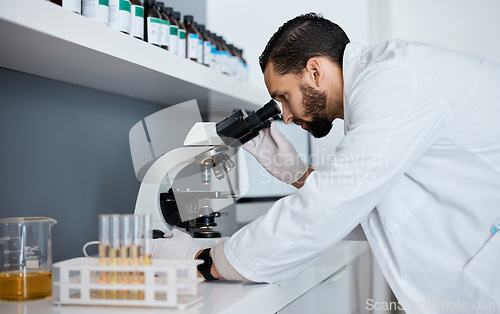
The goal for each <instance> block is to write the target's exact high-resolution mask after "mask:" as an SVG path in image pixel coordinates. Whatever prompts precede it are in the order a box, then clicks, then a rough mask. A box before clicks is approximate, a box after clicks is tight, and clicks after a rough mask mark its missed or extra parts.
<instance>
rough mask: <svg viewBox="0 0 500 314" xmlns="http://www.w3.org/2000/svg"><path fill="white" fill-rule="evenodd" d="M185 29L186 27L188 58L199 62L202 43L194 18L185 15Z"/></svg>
mask: <svg viewBox="0 0 500 314" xmlns="http://www.w3.org/2000/svg"><path fill="white" fill-rule="evenodd" d="M184 27H186V58H188V59H190V60H193V61H196V62H198V60H199V58H200V56H198V52H199V49H198V45H199V43H200V34H198V31H197V30H196V28H195V27H194V17H193V16H192V15H184Z"/></svg>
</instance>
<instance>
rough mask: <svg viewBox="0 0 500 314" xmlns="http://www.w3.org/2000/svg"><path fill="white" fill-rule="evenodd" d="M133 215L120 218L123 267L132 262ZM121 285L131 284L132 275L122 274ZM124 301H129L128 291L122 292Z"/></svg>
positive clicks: (121, 260)
mask: <svg viewBox="0 0 500 314" xmlns="http://www.w3.org/2000/svg"><path fill="white" fill-rule="evenodd" d="M133 218H134V216H133V215H122V216H121V217H120V231H121V232H120V262H121V265H125V266H126V265H129V262H130V250H131V246H132V231H133V230H132V228H133V222H134V220H133ZM121 283H122V284H129V283H130V273H129V272H122V273H121ZM121 298H122V299H129V298H130V293H129V291H128V290H122V291H121Z"/></svg>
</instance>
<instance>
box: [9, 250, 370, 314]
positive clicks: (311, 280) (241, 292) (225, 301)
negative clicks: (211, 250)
mask: <svg viewBox="0 0 500 314" xmlns="http://www.w3.org/2000/svg"><path fill="white" fill-rule="evenodd" d="M367 251H368V243H367V242H364V241H343V242H341V243H339V244H338V245H336V246H335V247H334V248H333V249H331V250H330V251H329V252H328V253H327V254H326V255H325V256H323V257H322V258H321V259H319V260H318V261H317V262H316V263H314V264H313V265H312V266H311V267H309V268H308V269H307V270H305V271H304V272H303V273H301V274H300V275H299V276H297V278H295V279H294V280H292V281H291V282H290V283H289V284H287V285H286V286H283V287H280V286H278V285H276V284H242V283H240V282H228V281H217V282H210V283H201V284H200V286H199V294H200V295H202V296H203V301H202V302H201V303H199V304H197V305H195V306H193V307H191V308H188V309H186V310H184V311H178V310H173V309H165V308H140V311H141V312H144V313H145V314H146V313H147V314H157V313H162V314H168V313H178V312H180V313H186V314H187V313H189V314H191V313H193V314H194V313H238V314H244V313H249V314H250V313H252V314H254V313H275V312H277V311H278V310H280V309H282V308H283V307H284V306H286V305H287V304H289V303H290V302H292V301H293V300H295V299H297V298H298V297H299V296H301V295H302V294H304V293H305V292H307V291H308V290H310V289H311V288H313V287H314V286H316V285H318V284H319V283H321V282H322V281H323V280H325V279H327V278H328V277H330V276H332V275H333V274H335V273H336V272H338V271H339V270H341V269H342V268H344V267H345V266H346V265H347V264H349V263H350V262H352V261H354V260H355V259H357V258H358V257H359V256H361V255H362V254H364V253H366V252H367ZM137 312H138V308H132V307H98V306H66V305H63V306H58V305H54V304H53V303H52V300H51V299H44V300H35V301H28V302H9V301H0V313H5V314H11V313H19V314H21V313H22V314H29V313H34V314H35V313H36V314H55V313H58V314H100V313H105V314H127V313H137Z"/></svg>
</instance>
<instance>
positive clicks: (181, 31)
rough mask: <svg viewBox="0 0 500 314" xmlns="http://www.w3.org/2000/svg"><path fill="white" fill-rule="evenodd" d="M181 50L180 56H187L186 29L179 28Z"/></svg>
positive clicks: (179, 47)
mask: <svg viewBox="0 0 500 314" xmlns="http://www.w3.org/2000/svg"><path fill="white" fill-rule="evenodd" d="M177 49H178V50H179V56H181V57H183V58H185V57H186V30H184V29H179V46H178V48H177Z"/></svg>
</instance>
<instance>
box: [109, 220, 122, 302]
mask: <svg viewBox="0 0 500 314" xmlns="http://www.w3.org/2000/svg"><path fill="white" fill-rule="evenodd" d="M110 222H111V223H110V238H111V248H110V250H109V262H110V265H118V264H119V259H120V215H111V216H110ZM110 283H111V284H118V283H120V282H119V278H118V272H116V271H112V272H111V274H110ZM117 297H118V291H117V290H112V291H111V298H112V299H116V298H117Z"/></svg>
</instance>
